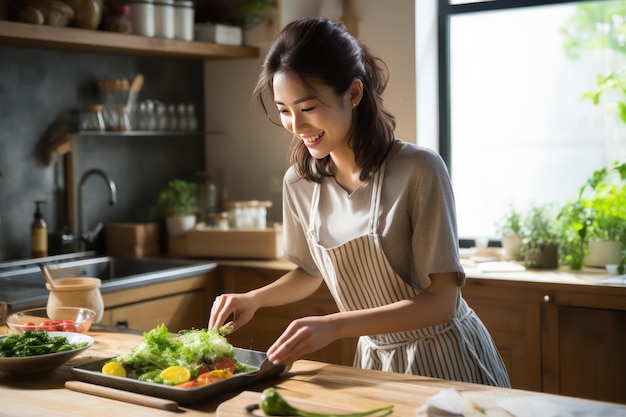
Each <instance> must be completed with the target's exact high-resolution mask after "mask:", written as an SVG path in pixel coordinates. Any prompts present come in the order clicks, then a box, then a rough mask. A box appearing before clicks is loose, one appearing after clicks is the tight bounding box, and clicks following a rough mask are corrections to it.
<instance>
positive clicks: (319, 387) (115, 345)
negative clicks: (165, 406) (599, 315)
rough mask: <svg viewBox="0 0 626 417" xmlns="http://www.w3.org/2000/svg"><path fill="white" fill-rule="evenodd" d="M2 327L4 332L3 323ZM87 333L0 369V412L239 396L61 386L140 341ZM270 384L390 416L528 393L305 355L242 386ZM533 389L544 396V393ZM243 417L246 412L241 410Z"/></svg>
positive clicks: (92, 409)
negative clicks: (27, 362) (79, 346)
mask: <svg viewBox="0 0 626 417" xmlns="http://www.w3.org/2000/svg"><path fill="white" fill-rule="evenodd" d="M0 330H1V329H0ZM3 330H4V331H6V328H4V329H3ZM90 335H91V336H92V337H93V338H94V340H95V342H94V345H93V346H92V347H91V348H89V349H88V350H86V351H85V352H83V353H82V354H81V355H79V356H78V357H76V358H74V359H73V360H71V361H70V362H68V363H67V364H66V365H64V366H63V367H61V368H60V369H58V370H57V371H55V372H54V373H52V374H50V375H49V376H47V377H44V378H38V379H16V378H15V377H11V376H9V375H6V374H2V373H0V398H2V411H0V414H2V415H3V416H19V417H23V416H30V415H45V416H48V417H53V416H63V417H66V416H69V415H71V416H87V415H88V416H90V417H98V416H102V417H110V416H125V415H132V416H136V417H141V416H150V417H153V416H157V417H158V416H170V415H174V414H180V413H184V415H185V416H189V417H193V416H216V415H220V414H218V412H217V410H218V407H219V406H220V404H221V403H224V402H226V401H229V400H230V401H229V402H232V401H234V400H236V399H237V398H236V397H237V395H238V394H239V393H238V392H233V393H230V394H226V395H224V396H222V397H220V398H215V399H211V400H209V401H207V402H205V403H200V404H197V405H194V406H191V407H181V408H180V409H179V410H178V411H175V412H171V411H164V410H158V409H155V408H149V407H146V406H141V405H135V404H130V403H124V402H121V401H117V400H112V399H107V398H102V397H97V396H93V395H88V394H83V393H79V392H75V391H70V390H68V389H66V388H65V387H64V384H65V382H66V381H67V380H72V379H73V377H72V374H71V367H72V366H76V365H81V364H84V363H88V362H91V361H95V360H99V359H103V358H108V357H112V356H115V355H118V354H120V353H123V352H127V351H128V350H130V349H131V348H132V347H133V346H135V345H137V344H138V343H140V341H141V338H142V336H140V335H137V334H128V333H113V332H99V331H96V332H90ZM269 386H276V387H277V388H278V389H279V391H281V392H283V394H284V395H285V396H286V397H288V398H292V399H296V400H298V399H299V400H304V401H308V402H316V403H323V404H326V405H328V406H335V407H342V408H343V409H345V407H346V406H350V405H357V407H359V408H361V409H367V408H369V407H372V408H373V407H377V406H386V405H390V404H393V405H394V406H395V409H394V413H393V415H394V416H406V417H412V416H415V412H416V409H417V407H419V406H420V405H422V404H423V403H424V402H425V401H426V399H427V398H428V397H430V396H432V395H434V394H436V393H438V392H439V391H440V390H441V389H443V388H455V389H457V391H459V392H464V393H467V392H468V391H471V392H481V393H496V394H498V395H501V396H510V395H525V394H529V393H528V392H525V391H518V390H508V389H501V388H493V387H487V386H482V385H476V384H467V383H460V382H451V381H444V380H439V379H433V378H425V377H419V376H412V375H403V374H396V373H386V372H378V371H365V370H359V369H355V368H351V367H345V366H339V365H329V364H325V363H322V362H313V361H304V360H303V361H298V362H296V363H295V364H294V366H293V367H292V369H291V371H290V373H289V375H288V376H287V377H281V378H280V379H275V380H271V381H268V382H265V383H263V384H257V385H254V386H251V387H249V388H247V389H246V390H247V391H255V392H261V391H262V390H263V389H265V388H267V387H269ZM285 393H286V394H285ZM533 394H534V395H540V396H547V394H539V393H533ZM551 397H554V396H551ZM611 407H616V408H618V409H620V410H622V409H623V410H624V412H626V406H620V405H611ZM222 415H224V416H226V415H233V414H230V413H229V414H222ZM241 416H245V413H244V412H243V410H242V412H241Z"/></svg>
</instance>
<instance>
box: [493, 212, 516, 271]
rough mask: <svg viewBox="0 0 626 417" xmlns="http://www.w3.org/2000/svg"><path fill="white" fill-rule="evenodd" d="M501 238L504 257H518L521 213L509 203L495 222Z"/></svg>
mask: <svg viewBox="0 0 626 417" xmlns="http://www.w3.org/2000/svg"><path fill="white" fill-rule="evenodd" d="M496 232H497V233H499V234H500V237H501V239H502V248H503V250H504V258H505V259H511V260H513V259H519V256H520V248H521V244H522V213H521V212H520V211H519V210H517V209H516V208H514V207H513V206H512V205H509V207H508V208H507V210H506V211H505V212H504V214H503V215H502V217H501V218H500V219H499V220H498V222H497V224H496Z"/></svg>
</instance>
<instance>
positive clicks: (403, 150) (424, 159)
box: [388, 139, 445, 170]
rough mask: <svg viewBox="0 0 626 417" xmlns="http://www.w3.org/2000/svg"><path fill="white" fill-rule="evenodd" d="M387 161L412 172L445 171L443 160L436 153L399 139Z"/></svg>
mask: <svg viewBox="0 0 626 417" xmlns="http://www.w3.org/2000/svg"><path fill="white" fill-rule="evenodd" d="M388 161H389V163H392V164H394V165H401V166H403V167H404V166H408V167H409V169H412V170H422V169H428V170H430V169H442V168H443V169H445V163H444V162H443V158H442V157H441V155H439V154H438V153H437V152H435V151H434V150H432V149H430V148H426V147H423V146H419V145H416V144H414V143H409V142H405V141H403V140H400V139H396V141H395V142H394V144H393V148H392V150H391V152H390V154H389V159H388Z"/></svg>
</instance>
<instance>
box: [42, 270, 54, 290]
mask: <svg viewBox="0 0 626 417" xmlns="http://www.w3.org/2000/svg"><path fill="white" fill-rule="evenodd" d="M39 269H41V273H42V274H43V276H44V278H46V281H48V284H50V288H52V289H55V288H56V287H55V286H54V279H52V275H50V271H49V270H48V267H47V266H46V265H45V264H39Z"/></svg>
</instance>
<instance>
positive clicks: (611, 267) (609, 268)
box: [604, 264, 617, 274]
mask: <svg viewBox="0 0 626 417" xmlns="http://www.w3.org/2000/svg"><path fill="white" fill-rule="evenodd" d="M604 267H605V268H606V272H607V273H608V274H617V264H606V265H605V266H604Z"/></svg>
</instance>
